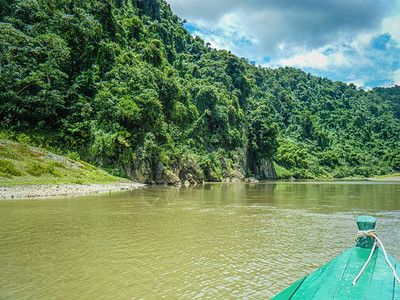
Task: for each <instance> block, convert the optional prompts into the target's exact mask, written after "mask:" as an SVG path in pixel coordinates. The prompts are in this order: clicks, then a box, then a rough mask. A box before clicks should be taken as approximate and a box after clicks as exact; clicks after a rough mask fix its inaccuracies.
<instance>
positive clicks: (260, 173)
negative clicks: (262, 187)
mask: <svg viewBox="0 0 400 300" xmlns="http://www.w3.org/2000/svg"><path fill="white" fill-rule="evenodd" d="M253 174H254V177H255V178H257V179H258V180H262V179H273V180H275V179H277V175H276V171H275V168H274V165H273V163H272V161H271V160H270V159H269V158H264V159H262V160H261V161H260V163H259V164H257V165H254V170H253Z"/></svg>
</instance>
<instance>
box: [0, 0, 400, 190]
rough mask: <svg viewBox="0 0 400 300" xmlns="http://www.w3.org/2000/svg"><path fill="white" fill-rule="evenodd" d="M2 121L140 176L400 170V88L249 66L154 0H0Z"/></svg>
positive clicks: (181, 178)
mask: <svg viewBox="0 0 400 300" xmlns="http://www.w3.org/2000/svg"><path fill="white" fill-rule="evenodd" d="M0 127H1V130H2V131H4V132H12V133H24V134H26V135H28V136H30V137H31V139H32V140H36V141H40V144H42V145H44V146H46V147H52V148H58V149H59V150H60V151H61V152H64V153H66V152H75V153H77V154H78V155H79V156H80V158H81V159H83V160H85V161H90V162H92V163H94V164H96V165H101V166H103V167H105V168H108V169H110V170H114V171H115V170H116V172H117V173H118V174H125V175H126V176H128V177H130V178H132V179H134V180H138V181H141V182H156V183H177V182H190V183H196V182H202V181H203V180H204V181H223V180H224V181H229V180H233V181H236V180H243V179H244V178H245V177H250V176H254V177H256V178H258V179H273V178H277V177H278V178H291V177H294V178H333V177H337V178H342V177H351V176H373V175H383V174H389V173H392V172H394V171H399V170H400V147H399V144H400V87H397V86H396V87H393V88H377V89H374V90H372V91H368V92H367V91H364V90H359V89H357V88H356V86H354V85H352V84H350V85H347V84H344V83H341V82H332V81H331V80H329V79H326V78H319V77H315V76H312V75H311V74H307V73H305V72H303V71H301V70H298V69H293V68H278V69H269V68H262V67H260V66H255V65H253V64H251V63H249V62H248V61H247V60H246V59H244V58H238V57H236V56H235V55H233V54H232V53H230V52H229V51H224V50H220V51H217V50H215V49H212V48H210V47H209V46H208V44H206V43H205V42H204V41H203V40H202V39H200V38H199V37H192V36H191V35H190V33H189V32H188V31H187V30H186V29H185V28H184V22H183V21H182V20H181V19H180V18H179V17H178V16H176V15H174V14H173V12H172V11H171V9H170V6H169V5H168V3H167V2H165V1H162V0H146V1H143V0H113V1H111V0H94V1H76V0H63V1H50V0H43V1H31V0H0Z"/></svg>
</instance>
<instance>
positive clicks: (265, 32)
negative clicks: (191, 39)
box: [167, 0, 400, 89]
mask: <svg viewBox="0 0 400 300" xmlns="http://www.w3.org/2000/svg"><path fill="white" fill-rule="evenodd" d="M167 2H168V3H169V4H170V5H171V9H172V11H173V12H174V13H175V14H176V15H178V16H179V17H180V18H181V19H182V20H183V19H186V21H187V22H186V23H185V27H186V29H187V30H188V31H189V32H190V33H191V34H192V35H194V36H199V37H201V38H202V39H203V40H204V41H205V42H209V43H210V44H211V47H213V48H216V49H225V50H230V51H231V52H232V53H233V54H235V55H237V56H239V57H244V58H246V59H248V60H249V61H254V62H255V63H256V64H257V65H261V66H264V67H271V68H276V67H281V66H290V67H295V68H300V69H302V70H304V71H306V72H310V73H311V74H313V75H316V76H321V77H327V78H329V79H331V80H334V81H336V80H338V81H342V82H345V83H354V84H355V85H357V86H359V87H362V88H364V89H372V88H374V87H377V86H385V87H390V86H394V85H400V0H167Z"/></svg>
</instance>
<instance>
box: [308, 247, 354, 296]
mask: <svg viewBox="0 0 400 300" xmlns="http://www.w3.org/2000/svg"><path fill="white" fill-rule="evenodd" d="M354 249H355V248H354V247H353V248H350V249H347V250H346V251H345V252H343V253H342V254H340V255H339V256H337V257H336V258H335V259H333V263H332V266H331V269H330V270H329V273H328V274H326V276H325V278H324V281H323V282H321V284H320V285H319V287H318V290H316V291H315V293H314V295H313V298H314V299H332V298H333V296H334V295H335V294H336V291H337V289H338V285H339V283H340V281H341V279H342V277H343V274H344V273H345V271H346V268H347V264H348V263H349V260H350V259H351V257H352V255H353V252H354Z"/></svg>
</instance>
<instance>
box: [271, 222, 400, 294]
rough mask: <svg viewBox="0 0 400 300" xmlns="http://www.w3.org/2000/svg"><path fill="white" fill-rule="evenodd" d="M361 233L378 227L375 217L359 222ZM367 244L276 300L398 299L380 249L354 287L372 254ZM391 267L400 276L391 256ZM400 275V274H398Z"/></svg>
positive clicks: (399, 289)
mask: <svg viewBox="0 0 400 300" xmlns="http://www.w3.org/2000/svg"><path fill="white" fill-rule="evenodd" d="M357 224H358V226H359V229H360V230H370V229H373V228H374V227H375V224H376V220H375V218H373V217H368V216H363V217H360V218H358V219H357ZM366 246H368V247H369V245H368V242H363V243H361V246H359V245H358V244H357V246H356V247H352V248H350V249H348V250H346V251H345V252H343V253H342V254H340V255H339V256H337V257H336V258H334V259H333V260H331V261H330V262H329V263H327V264H326V265H324V266H323V267H321V268H320V269H318V270H316V271H315V272H313V273H311V274H310V275H308V276H306V277H304V278H302V279H301V280H299V281H297V282H296V283H295V284H293V285H292V286H290V287H288V288H287V289H286V290H284V291H283V292H281V293H280V294H278V295H276V296H275V297H274V298H272V299H274V300H282V299H293V300H296V299H398V300H400V285H399V283H398V282H397V281H396V280H395V278H394V275H393V272H392V270H391V268H390V267H389V265H388V264H387V262H386V259H385V256H384V253H383V251H382V249H381V248H379V247H377V248H376V249H375V251H374V254H373V256H372V258H371V261H370V262H369V264H368V266H367V267H366V269H365V270H364V272H363V274H362V275H361V277H360V278H359V279H358V281H357V283H356V285H355V286H353V285H352V283H353V281H354V279H355V278H356V276H357V275H358V273H359V272H360V271H361V269H362V267H363V266H364V264H365V262H366V261H367V260H368V257H369V255H370V253H371V249H368V248H364V247H366ZM388 258H389V260H390V262H391V264H392V265H393V266H394V267H395V268H396V269H397V270H398V272H400V265H399V263H397V262H396V261H395V260H394V259H393V258H392V257H391V256H390V255H389V254H388ZM398 275H399V274H398Z"/></svg>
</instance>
